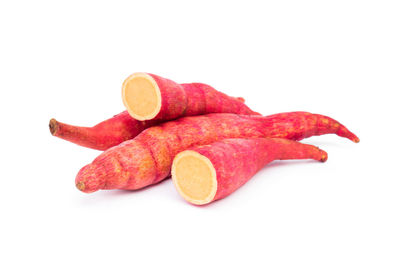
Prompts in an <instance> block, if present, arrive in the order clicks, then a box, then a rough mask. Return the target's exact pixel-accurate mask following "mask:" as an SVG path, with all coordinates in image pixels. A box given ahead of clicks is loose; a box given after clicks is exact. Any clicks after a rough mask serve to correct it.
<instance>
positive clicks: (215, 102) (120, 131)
mask: <svg viewBox="0 0 400 267" xmlns="http://www.w3.org/2000/svg"><path fill="white" fill-rule="evenodd" d="M150 75H151V76H152V77H153V78H154V79H155V80H156V81H157V83H158V85H159V87H160V90H161V92H162V97H163V98H162V101H163V102H162V108H161V112H160V113H159V115H158V116H157V118H154V119H152V120H147V121H138V120H136V119H134V118H132V117H131V116H130V115H129V113H128V112H127V111H124V112H121V113H119V114H118V115H115V116H114V117H112V118H110V119H107V120H105V121H103V122H100V123H99V124H97V125H95V126H93V127H80V126H74V125H69V124H64V123H62V122H58V121H56V120H55V119H51V120H50V124H49V127H50V132H51V134H52V135H54V136H57V137H59V138H62V139H64V140H67V141H70V142H72V143H75V144H78V145H81V146H84V147H88V148H93V149H97V150H102V151H104V150H107V149H109V148H110V147H113V146H116V145H119V144H120V143H122V142H124V141H126V140H129V139H132V138H134V137H135V136H137V135H138V134H139V133H141V132H142V131H143V130H145V129H147V128H149V127H152V126H154V125H158V124H160V123H162V122H165V121H167V120H169V119H171V118H176V117H181V116H193V115H201V114H208V113H216V112H225V113H237V114H245V115H259V113H257V112H254V111H252V110H250V109H249V108H248V107H247V106H246V105H245V104H244V99H243V98H241V97H230V96H227V95H225V94H223V93H221V92H218V91H216V90H215V89H213V88H212V87H210V86H208V85H205V84H200V83H192V84H177V83H175V82H173V81H170V80H167V79H164V78H161V77H158V76H156V75H153V74H150ZM171 97H172V100H171ZM180 101H182V102H180Z"/></svg>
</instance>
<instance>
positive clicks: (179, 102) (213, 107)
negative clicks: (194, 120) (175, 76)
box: [147, 73, 260, 120]
mask: <svg viewBox="0 0 400 267" xmlns="http://www.w3.org/2000/svg"><path fill="white" fill-rule="evenodd" d="M147 74H148V75H150V76H151V77H152V78H153V79H154V80H155V82H156V83H157V85H158V88H159V89H160V93H161V109H160V112H159V113H158V114H157V115H156V117H155V118H154V119H159V120H171V119H176V118H180V117H184V116H194V115H203V114H209V113H234V114H244V115H260V114H259V113H257V112H254V111H252V110H251V109H249V108H248V107H247V106H246V105H245V104H244V99H243V98H237V97H231V96H228V95H226V94H224V93H221V92H219V91H217V90H215V89H214V88H213V87H211V86H209V85H207V84H203V83H183V84H178V83H176V82H174V81H171V80H169V79H166V78H162V77H160V76H157V75H154V74H150V73H147Z"/></svg>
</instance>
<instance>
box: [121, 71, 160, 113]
mask: <svg viewBox="0 0 400 267" xmlns="http://www.w3.org/2000/svg"><path fill="white" fill-rule="evenodd" d="M122 99H123V102H124V104H125V107H126V109H127V110H128V112H129V114H130V115H131V116H132V117H134V118H135V119H137V120H149V119H152V118H154V117H155V116H156V115H157V114H158V112H159V111H160V108H161V96H160V91H159V88H158V86H157V84H156V83H155V81H154V80H153V78H152V77H150V76H148V75H146V74H136V75H135V74H133V75H132V76H130V77H128V79H126V80H125V82H124V85H123V87H122Z"/></svg>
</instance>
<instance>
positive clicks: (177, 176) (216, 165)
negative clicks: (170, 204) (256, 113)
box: [171, 138, 328, 205]
mask: <svg viewBox="0 0 400 267" xmlns="http://www.w3.org/2000/svg"><path fill="white" fill-rule="evenodd" d="M327 158H328V155H327V153H326V152H325V151H323V150H321V149H319V148H318V147H315V146H312V145H305V144H302V143H299V142H296V141H291V140H287V139H282V138H251V139H243V138H238V139H224V140H222V141H219V142H215V143H212V144H210V145H205V146H197V147H192V148H190V150H185V151H183V152H180V153H179V154H178V155H176V157H175V158H174V161H173V163H172V169H171V174H172V180H173V181H174V184H175V187H176V189H177V190H178V192H179V193H180V195H181V196H182V197H183V198H184V199H186V200H187V201H188V202H190V203H192V204H196V205H204V204H208V203H210V202H212V201H215V200H218V199H221V198H224V197H226V196H228V195H230V194H231V193H232V192H234V191H235V190H237V189H238V188H239V187H241V186H242V185H243V184H245V183H246V182H247V181H248V180H249V179H250V178H251V177H253V175H254V174H256V173H257V172H258V171H259V170H260V169H261V168H262V167H264V166H265V165H267V164H268V163H270V162H271V161H274V160H288V159H314V160H318V161H321V162H325V161H326V160H327Z"/></svg>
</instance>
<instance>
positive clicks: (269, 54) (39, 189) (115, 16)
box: [0, 0, 400, 267]
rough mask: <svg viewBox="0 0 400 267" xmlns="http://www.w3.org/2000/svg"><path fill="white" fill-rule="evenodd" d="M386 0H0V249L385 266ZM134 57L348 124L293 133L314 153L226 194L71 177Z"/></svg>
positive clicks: (398, 52) (89, 153) (390, 29)
mask: <svg viewBox="0 0 400 267" xmlns="http://www.w3.org/2000/svg"><path fill="white" fill-rule="evenodd" d="M399 14H400V8H399V2H398V1H349V0H346V1H243V2H238V1H204V0H203V1H196V2H194V1H193V2H192V1H109V3H106V2H105V1H93V2H89V1H4V0H3V1H1V2H0V29H1V32H0V34H1V36H0V38H1V40H0V94H1V95H0V101H1V104H0V109H1V113H0V114H1V131H0V134H1V138H0V140H1V153H0V157H1V161H0V162H1V175H0V179H1V187H0V190H1V192H0V203H1V204H0V205H1V211H0V212H1V213H0V216H1V219H0V246H1V248H0V265H1V266H307V267H309V266H400V230H399V228H400V227H399V226H400V215H399V212H400V180H399V178H400V175H399V170H398V165H399V149H400V145H399V143H400V142H399V132H400V127H399V117H398V114H399V113H400V112H399V107H398V106H399V104H398V102H399V97H398V96H396V91H399V89H400V75H399V74H400V15H399ZM138 71H147V72H152V73H155V74H159V75H161V76H164V77H167V78H170V79H173V80H175V81H177V82H204V83H208V84H210V85H212V86H214V87H215V88H217V89H218V90H221V91H223V92H225V93H227V94H229V95H232V96H242V97H245V98H246V103H247V104H248V105H249V106H250V107H252V108H253V109H255V110H257V111H259V112H262V113H263V114H265V115H268V114H273V113H277V112H284V111H298V110H304V111H310V112H315V113H320V114H325V115H328V116H331V117H333V118H335V119H337V120H339V121H340V122H342V123H343V124H345V125H346V126H348V128H349V129H350V130H352V131H354V132H355V133H356V134H358V135H359V137H360V139H361V142H360V143H359V144H354V143H351V142H350V141H348V140H346V139H343V138H339V137H337V136H334V135H328V136H321V137H313V138H310V139H306V140H304V142H305V143H311V144H315V145H317V146H319V147H321V148H322V149H325V150H326V151H327V152H328V153H329V159H328V161H327V162H326V163H325V164H321V163H315V162H311V161H296V162H284V163H281V162H279V163H273V164H271V165H270V166H268V167H266V168H264V169H263V170H262V171H261V172H260V173H258V174H257V175H256V176H255V177H254V178H253V179H252V180H250V182H249V183H247V184H246V185H245V186H244V187H242V188H241V189H240V190H238V191H237V192H235V193H234V194H233V195H231V196H229V197H228V198H226V199H224V200H221V201H218V202H215V203H213V204H211V205H209V206H207V207H200V208H199V207H195V206H192V205H190V204H188V203H186V202H185V201H184V200H183V199H182V198H181V197H180V196H179V195H178V193H177V192H176V190H175V188H174V187H173V184H172V182H171V180H166V181H164V182H163V183H161V184H159V185H157V186H152V187H150V188H146V189H143V190H140V191H137V192H127V191H118V190H115V191H102V192H96V193H93V194H84V193H81V192H80V191H78V190H77V189H76V188H75V185H74V179H75V175H76V174H77V172H78V170H79V169H80V168H81V167H82V166H84V165H85V164H87V163H89V162H91V161H92V160H93V159H94V158H95V157H96V156H97V155H99V153H100V152H99V151H95V150H90V149H86V148H83V147H79V146H76V145H74V144H72V143H68V142H66V141H63V140H61V139H58V138H55V137H52V136H51V135H50V133H49V130H48V121H49V119H50V118H52V117H54V118H56V119H58V120H60V121H63V122H67V123H71V124H76V125H88V126H89V125H94V124H96V123H97V122H100V121H101V120H103V119H106V118H108V117H111V116H112V115H114V114H116V113H119V112H120V111H122V110H123V105H122V102H121V99H120V88H121V84H122V82H123V80H124V79H125V78H126V77H127V76H128V75H129V74H131V73H133V72H138Z"/></svg>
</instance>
